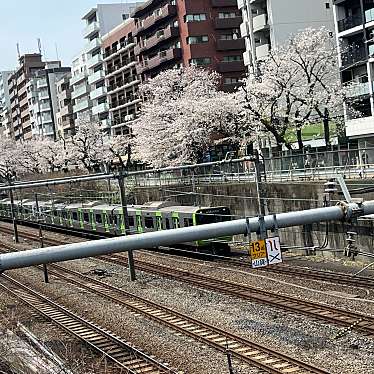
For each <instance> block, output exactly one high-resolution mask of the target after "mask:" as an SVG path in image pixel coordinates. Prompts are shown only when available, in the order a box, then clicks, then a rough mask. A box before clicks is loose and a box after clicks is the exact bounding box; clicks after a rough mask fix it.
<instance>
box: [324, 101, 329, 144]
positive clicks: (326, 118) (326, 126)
mask: <svg viewBox="0 0 374 374" xmlns="http://www.w3.org/2000/svg"><path fill="white" fill-rule="evenodd" d="M323 132H324V135H325V143H326V147H330V146H331V142H330V121H329V111H328V109H326V108H325V112H324V115H323Z"/></svg>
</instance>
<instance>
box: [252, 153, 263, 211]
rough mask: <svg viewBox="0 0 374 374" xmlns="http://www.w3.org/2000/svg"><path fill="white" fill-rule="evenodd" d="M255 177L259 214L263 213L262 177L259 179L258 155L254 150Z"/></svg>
mask: <svg viewBox="0 0 374 374" xmlns="http://www.w3.org/2000/svg"><path fill="white" fill-rule="evenodd" d="M254 156H255V159H254V162H255V178H256V189H257V202H258V211H259V214H260V215H261V216H264V215H265V202H264V196H263V189H262V179H261V170H260V157H259V153H258V151H257V150H256V151H255V154H254Z"/></svg>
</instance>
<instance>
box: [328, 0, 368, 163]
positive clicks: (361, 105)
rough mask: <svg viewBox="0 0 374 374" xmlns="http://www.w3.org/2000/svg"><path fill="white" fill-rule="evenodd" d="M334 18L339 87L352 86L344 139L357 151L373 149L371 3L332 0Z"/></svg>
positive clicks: (346, 112) (352, 0) (357, 0)
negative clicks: (355, 142) (348, 84)
mask: <svg viewBox="0 0 374 374" xmlns="http://www.w3.org/2000/svg"><path fill="white" fill-rule="evenodd" d="M334 17H335V27H336V35H337V39H338V48H339V56H340V58H339V64H340V70H341V79H342V83H349V82H354V83H355V89H354V90H351V91H352V92H350V96H351V99H352V102H351V107H352V108H353V109H354V111H349V110H347V108H346V111H345V114H346V135H347V137H348V138H350V139H357V141H358V143H359V148H364V147H374V100H373V93H374V89H373V87H374V2H370V1H362V2H361V1H359V0H356V1H354V0H335V1H334ZM373 157H374V154H373Z"/></svg>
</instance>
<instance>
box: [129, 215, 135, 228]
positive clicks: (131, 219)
mask: <svg viewBox="0 0 374 374" xmlns="http://www.w3.org/2000/svg"><path fill="white" fill-rule="evenodd" d="M129 226H135V221H134V217H133V216H129Z"/></svg>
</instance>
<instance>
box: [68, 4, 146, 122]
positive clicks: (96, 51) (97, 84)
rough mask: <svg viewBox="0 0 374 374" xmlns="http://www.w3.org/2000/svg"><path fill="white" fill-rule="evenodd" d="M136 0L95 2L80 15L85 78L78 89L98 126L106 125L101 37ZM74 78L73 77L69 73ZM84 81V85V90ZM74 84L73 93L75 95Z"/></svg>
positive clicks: (124, 15)
mask: <svg viewBox="0 0 374 374" xmlns="http://www.w3.org/2000/svg"><path fill="white" fill-rule="evenodd" d="M141 4H142V3H141V2H138V3H126V4H125V3H121V4H98V5H97V6H96V7H95V8H92V9H91V10H90V11H89V12H88V13H86V14H85V15H84V16H83V18H82V19H83V21H84V22H85V29H84V31H83V37H84V39H85V42H86V45H85V47H84V51H83V53H84V54H85V56H86V61H85V70H86V74H87V80H86V82H85V83H83V81H82V85H81V90H82V92H84V91H88V92H89V93H88V95H89V97H88V99H86V100H87V101H86V102H85V104H88V105H89V106H90V109H91V115H92V117H93V118H94V119H96V120H99V121H101V123H102V127H103V128H106V129H108V128H109V127H110V122H109V106H108V103H107V88H106V86H105V72H104V64H103V53H102V48H101V46H102V37H103V36H104V35H105V34H107V33H108V32H109V31H111V30H112V29H114V28H115V27H116V26H118V25H119V24H121V23H122V22H123V21H124V20H125V19H127V18H129V17H130V14H131V12H132V11H133V10H135V8H136V7H137V6H138V5H141ZM73 79H74V77H73ZM84 85H87V90H86V87H85V86H84ZM75 91H76V90H75V88H74V90H73V96H75Z"/></svg>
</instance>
